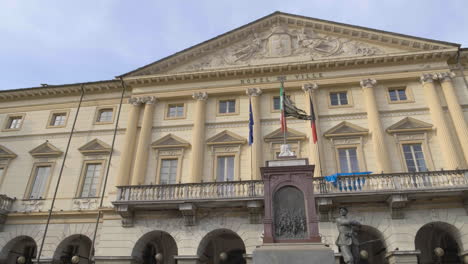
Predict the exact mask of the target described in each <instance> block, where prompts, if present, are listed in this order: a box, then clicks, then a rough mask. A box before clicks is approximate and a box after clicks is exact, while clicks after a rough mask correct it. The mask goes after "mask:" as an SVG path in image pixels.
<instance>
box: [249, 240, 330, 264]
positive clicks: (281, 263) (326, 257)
mask: <svg viewBox="0 0 468 264" xmlns="http://www.w3.org/2000/svg"><path fill="white" fill-rule="evenodd" d="M253 263H254V264H304V263H308V264H335V256H334V253H333V250H332V249H331V248H329V247H326V246H325V245H323V244H322V243H273V244H263V245H261V246H260V247H258V248H256V249H255V250H254V252H253Z"/></svg>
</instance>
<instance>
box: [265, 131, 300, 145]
mask: <svg viewBox="0 0 468 264" xmlns="http://www.w3.org/2000/svg"><path fill="white" fill-rule="evenodd" d="M306 138H307V136H306V135H305V134H303V133H301V132H299V131H297V130H294V129H292V128H288V131H287V132H286V140H288V141H290V140H305V139H306ZM263 140H265V142H282V141H283V132H281V128H278V129H276V130H275V131H273V132H271V133H270V134H268V135H266V136H265V137H263Z"/></svg>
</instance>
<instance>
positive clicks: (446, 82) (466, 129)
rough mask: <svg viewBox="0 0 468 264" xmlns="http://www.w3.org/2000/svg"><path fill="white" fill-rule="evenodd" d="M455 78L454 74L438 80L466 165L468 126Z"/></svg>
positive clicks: (446, 74) (440, 75)
mask: <svg viewBox="0 0 468 264" xmlns="http://www.w3.org/2000/svg"><path fill="white" fill-rule="evenodd" d="M453 77H455V74H454V73H453V72H444V73H439V74H437V78H438V79H439V81H440V84H441V86H442V91H444V95H445V100H446V101H447V106H448V109H449V112H450V116H451V117H452V121H453V124H454V126H455V131H456V132H457V136H458V140H459V141H460V144H461V148H462V150H463V154H464V156H465V162H464V163H465V165H466V162H468V126H467V124H466V121H465V117H464V115H463V110H462V108H461V106H460V103H459V102H458V99H457V94H456V93H455V88H454V87H453V82H452V78H453ZM460 160H461V161H462V163H463V159H461V158H460Z"/></svg>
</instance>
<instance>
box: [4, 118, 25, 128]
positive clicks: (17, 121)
mask: <svg viewBox="0 0 468 264" xmlns="http://www.w3.org/2000/svg"><path fill="white" fill-rule="evenodd" d="M22 124H23V116H22V115H21V116H9V117H8V121H7V124H6V126H5V129H15V130H16V129H20V128H21V125H22Z"/></svg>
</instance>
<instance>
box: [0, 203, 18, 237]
mask: <svg viewBox="0 0 468 264" xmlns="http://www.w3.org/2000/svg"><path fill="white" fill-rule="evenodd" d="M13 201H15V199H13V198H10V197H8V196H6V195H4V194H0V231H2V230H3V224H5V221H6V218H7V215H8V213H9V212H10V209H11V206H12V204H13Z"/></svg>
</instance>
